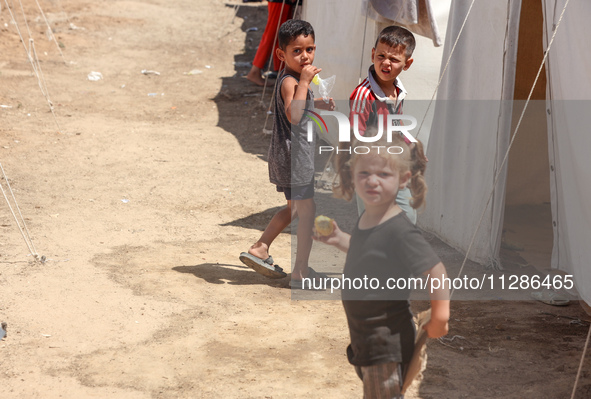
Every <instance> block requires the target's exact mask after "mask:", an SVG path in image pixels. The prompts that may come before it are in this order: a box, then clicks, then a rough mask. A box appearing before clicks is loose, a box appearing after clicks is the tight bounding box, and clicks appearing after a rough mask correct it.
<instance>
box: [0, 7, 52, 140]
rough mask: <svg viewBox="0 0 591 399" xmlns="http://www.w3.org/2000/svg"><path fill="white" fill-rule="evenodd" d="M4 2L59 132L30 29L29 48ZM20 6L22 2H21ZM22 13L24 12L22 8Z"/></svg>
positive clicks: (10, 10)
mask: <svg viewBox="0 0 591 399" xmlns="http://www.w3.org/2000/svg"><path fill="white" fill-rule="evenodd" d="M19 1H20V0H19ZM4 3H5V4H6V8H7V9H8V13H9V14H10V17H11V18H12V22H13V23H14V26H15V28H16V31H17V33H18V36H19V38H20V39H21V43H22V44H23V47H24V48H25V53H27V58H28V60H29V63H30V64H31V67H32V68H33V72H34V73H35V77H36V78H37V84H38V85H39V88H40V89H41V94H43V96H44V97H45V99H46V100H47V104H48V105H49V110H50V111H51V114H52V115H53V119H54V121H55V124H56V125H57V128H58V132H60V133H61V131H62V129H61V127H60V125H59V123H58V121H57V117H56V115H55V112H54V109H53V103H52V102H51V100H50V98H49V93H48V92H47V85H46V84H45V79H44V78H43V79H42V76H43V73H42V72H41V75H40V71H41V64H40V63H39V58H38V57H37V52H36V51H35V45H34V42H33V38H32V37H31V34H30V31H29V49H27V46H26V45H25V40H24V39H23V35H22V34H21V31H20V29H19V27H18V23H17V22H16V19H15V17H14V14H13V13H12V9H11V8H10V5H8V0H4ZM21 8H22V3H21ZM23 13H24V10H23ZM23 15H24V14H23ZM25 23H26V17H25ZM28 29H29V26H28V24H27V30H28ZM32 54H34V55H35V60H36V62H35V61H34V60H33V57H32ZM44 87H45V89H44Z"/></svg>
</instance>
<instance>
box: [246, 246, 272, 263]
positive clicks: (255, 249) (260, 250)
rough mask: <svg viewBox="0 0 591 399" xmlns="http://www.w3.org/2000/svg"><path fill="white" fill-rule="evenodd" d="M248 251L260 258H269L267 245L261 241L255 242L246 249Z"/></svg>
mask: <svg viewBox="0 0 591 399" xmlns="http://www.w3.org/2000/svg"><path fill="white" fill-rule="evenodd" d="M248 253H249V254H251V255H254V256H256V257H257V258H261V259H262V260H266V259H268V258H269V247H268V246H267V245H266V244H263V243H262V242H257V243H256V244H254V245H253V246H252V247H250V248H249V249H248Z"/></svg>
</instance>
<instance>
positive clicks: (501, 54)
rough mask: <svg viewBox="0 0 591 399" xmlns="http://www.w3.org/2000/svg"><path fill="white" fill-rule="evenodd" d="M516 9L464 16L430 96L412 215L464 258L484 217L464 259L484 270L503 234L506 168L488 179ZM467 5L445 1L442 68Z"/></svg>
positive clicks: (501, 121) (510, 74) (477, 8)
mask: <svg viewBox="0 0 591 399" xmlns="http://www.w3.org/2000/svg"><path fill="white" fill-rule="evenodd" d="M518 3H519V2H511V4H508V3H507V2H501V1H493V2H476V3H475V5H474V6H473V8H472V10H471V14H470V16H469V18H468V20H467V22H466V26H465V27H464V31H463V33H462V35H461V36H460V39H459V41H458V43H457V46H456V48H455V52H454V54H453V56H452V57H451V59H450V63H449V66H448V68H447V71H446V74H445V76H444V79H443V80H442V82H441V85H440V87H439V91H438V93H437V101H436V104H435V111H434V118H433V124H432V128H431V133H430V137H429V147H428V150H427V156H428V158H429V164H428V167H427V174H426V178H427V185H428V187H429V192H428V194H427V206H426V208H425V210H424V212H423V213H421V214H420V215H419V225H420V226H421V227H422V228H423V229H425V230H427V231H429V232H431V233H434V234H435V235H437V236H438V237H440V238H442V239H443V240H444V241H445V242H447V243H448V244H450V245H451V246H453V247H455V248H457V249H459V250H462V251H463V252H466V251H467V250H468V247H469V246H470V242H471V240H472V237H473V235H474V233H475V231H476V229H477V226H479V223H480V220H481V215H483V212H484V217H483V218H482V222H481V225H480V226H479V228H478V233H477V234H476V236H475V239H474V244H473V247H472V249H471V251H470V254H469V258H470V259H472V260H474V261H477V262H479V263H484V264H489V265H490V264H497V263H498V253H499V248H500V240H501V231H502V219H503V212H504V196H505V180H506V166H505V167H504V168H503V170H502V171H501V172H502V173H501V174H500V178H499V181H498V183H497V185H496V186H495V185H494V180H495V177H496V175H497V174H498V173H499V170H500V164H501V161H502V159H503V157H504V155H505V153H506V150H507V148H508V144H509V134H508V132H509V131H510V128H511V109H512V106H511V102H510V101H507V100H509V99H511V98H512V95H513V87H514V83H513V82H514V79H515V63H516V57H517V39H516V38H517V30H516V28H515V27H518V25H519V24H518V21H519V7H518ZM469 5H470V4H469V2H466V1H455V0H454V1H453V2H452V5H451V9H450V16H449V21H448V28H447V33H446V40H445V45H444V54H443V62H444V63H445V62H446V60H447V59H448V58H449V54H450V52H451V49H452V47H453V44H454V42H455V41H456V38H457V37H458V34H459V32H460V29H461V26H462V24H463V22H464V19H465V17H466V15H467V13H468V9H469ZM482 21H486V30H485V29H483V24H482ZM509 32H511V35H509V34H508V33H509ZM508 37H514V39H511V40H508V39H507V38H508ZM443 66H444V65H443V64H442V69H443ZM491 192H492V193H493V196H492V199H491V201H490V203H489V204H488V206H486V204H487V202H488V200H489V197H490V194H491ZM485 208H486V209H485Z"/></svg>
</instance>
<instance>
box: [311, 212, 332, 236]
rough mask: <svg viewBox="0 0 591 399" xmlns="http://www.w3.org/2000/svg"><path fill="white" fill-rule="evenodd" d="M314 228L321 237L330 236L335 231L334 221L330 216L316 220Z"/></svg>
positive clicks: (318, 217) (321, 216)
mask: <svg viewBox="0 0 591 399" xmlns="http://www.w3.org/2000/svg"><path fill="white" fill-rule="evenodd" d="M314 227H315V228H316V232H317V233H318V234H319V235H321V236H329V235H331V234H332V232H333V231H334V225H333V224H332V219H331V218H329V217H328V216H323V215H320V216H317V217H316V219H314Z"/></svg>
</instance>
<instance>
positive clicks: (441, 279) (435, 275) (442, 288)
mask: <svg viewBox="0 0 591 399" xmlns="http://www.w3.org/2000/svg"><path fill="white" fill-rule="evenodd" d="M423 274H424V275H428V276H429V280H430V281H429V296H430V298H431V321H429V322H428V323H427V324H426V325H425V326H424V327H423V329H424V330H426V331H427V335H429V337H430V338H439V337H443V336H444V335H446V334H447V331H448V323H447V322H448V320H449V287H448V286H447V285H446V284H445V281H446V279H447V274H446V271H445V266H443V263H441V262H439V263H438V264H436V265H435V266H433V267H432V268H431V269H429V270H427V271H426V272H425V273H423ZM433 280H438V281H437V282H436V284H435V287H439V288H437V289H433V288H432V287H433Z"/></svg>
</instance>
